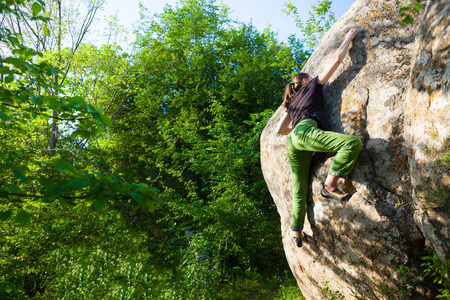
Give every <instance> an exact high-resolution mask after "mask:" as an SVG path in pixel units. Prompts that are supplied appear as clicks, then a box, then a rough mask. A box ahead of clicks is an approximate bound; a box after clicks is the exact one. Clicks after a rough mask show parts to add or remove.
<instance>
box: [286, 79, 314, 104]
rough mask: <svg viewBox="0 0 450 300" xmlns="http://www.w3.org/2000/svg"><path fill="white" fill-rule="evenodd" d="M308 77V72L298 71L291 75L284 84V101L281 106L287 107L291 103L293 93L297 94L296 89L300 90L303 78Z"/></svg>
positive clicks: (302, 85)
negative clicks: (289, 80)
mask: <svg viewBox="0 0 450 300" xmlns="http://www.w3.org/2000/svg"><path fill="white" fill-rule="evenodd" d="M304 78H306V79H308V78H309V74H308V73H298V74H296V75H294V76H293V77H292V81H291V82H289V83H288V84H287V85H286V88H285V89H284V101H283V104H282V105H281V106H283V107H284V108H286V109H288V108H289V105H290V104H291V100H292V98H293V97H294V95H295V94H297V92H298V91H300V90H301V89H302V88H303V87H304V86H305V84H304V83H303V79H304Z"/></svg>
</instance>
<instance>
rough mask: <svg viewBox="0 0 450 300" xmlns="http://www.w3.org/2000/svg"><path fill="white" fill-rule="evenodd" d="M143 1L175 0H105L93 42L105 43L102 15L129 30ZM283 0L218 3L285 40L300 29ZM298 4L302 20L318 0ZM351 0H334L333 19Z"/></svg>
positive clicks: (158, 8)
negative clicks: (111, 18)
mask: <svg viewBox="0 0 450 300" xmlns="http://www.w3.org/2000/svg"><path fill="white" fill-rule="evenodd" d="M139 2H142V4H143V5H144V7H146V8H147V9H148V10H149V12H150V13H151V14H152V15H153V14H154V13H161V12H162V11H163V8H164V6H165V5H166V4H169V5H171V6H175V5H176V3H178V2H179V1H178V0H140V1H139V0H125V1H123V0H107V2H106V3H105V5H104V8H103V11H102V12H100V13H98V19H99V21H97V22H96V24H93V25H94V28H96V29H97V35H96V36H97V38H94V40H93V42H95V43H100V44H101V43H105V41H104V40H103V38H101V37H99V34H98V32H99V31H101V30H102V29H103V28H105V27H106V22H105V21H104V19H105V18H106V17H108V16H111V15H114V14H117V17H118V24H119V25H122V26H124V28H126V29H128V30H129V32H131V31H132V24H133V23H134V22H135V21H136V20H137V19H138V5H139ZM285 2H286V0H217V2H216V3H217V4H218V5H220V4H221V3H223V4H225V5H227V6H228V7H229V8H230V16H231V18H233V19H236V20H238V21H241V22H243V23H245V24H249V23H250V22H251V23H252V24H253V25H254V26H255V27H256V28H257V29H258V30H259V31H262V30H263V29H264V28H266V27H267V26H268V25H270V26H271V30H272V31H273V32H275V33H277V34H278V40H280V41H287V38H288V36H290V35H291V34H297V36H298V37H299V29H298V28H297V27H296V26H295V22H294V20H293V18H292V17H287V16H286V15H285V13H284V12H283V8H284V7H285V5H284V3H285ZM291 2H292V4H294V5H295V6H296V7H297V8H298V12H299V14H300V16H301V19H302V20H305V21H306V20H307V19H308V17H309V15H308V12H309V11H312V8H311V4H316V3H317V2H318V0H292V1H291ZM352 3H353V0H334V1H333V2H332V5H331V11H332V12H334V14H335V17H336V20H337V19H339V18H340V17H341V16H342V15H343V14H344V13H345V12H346V11H347V9H348V8H349V7H350V6H351V4H352Z"/></svg>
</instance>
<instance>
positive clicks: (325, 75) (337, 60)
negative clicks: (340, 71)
mask: <svg viewBox="0 0 450 300" xmlns="http://www.w3.org/2000/svg"><path fill="white" fill-rule="evenodd" d="M358 32H359V31H358V29H357V28H352V29H350V30H349V32H348V33H347V35H346V36H345V39H344V41H343V42H342V44H341V46H340V47H339V49H338V50H337V51H336V53H335V54H334V56H333V60H332V61H331V63H330V64H329V65H328V66H327V67H326V68H325V70H323V71H322V72H321V73H320V74H319V82H320V84H322V85H323V84H325V82H327V81H328V79H330V77H331V75H333V73H334V71H336V69H337V68H338V67H339V65H340V64H341V62H342V61H343V60H344V57H345V55H346V54H347V50H348V47H349V46H350V43H351V42H352V41H353V39H354V38H355V36H356V35H357V34H358Z"/></svg>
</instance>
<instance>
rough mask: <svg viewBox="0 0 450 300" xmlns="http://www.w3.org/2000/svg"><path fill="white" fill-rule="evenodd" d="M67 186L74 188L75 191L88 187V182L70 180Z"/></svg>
mask: <svg viewBox="0 0 450 300" xmlns="http://www.w3.org/2000/svg"><path fill="white" fill-rule="evenodd" d="M67 186H69V187H74V188H76V189H83V188H85V187H88V186H89V182H87V181H86V180H84V179H72V180H70V181H69V182H68V183H67Z"/></svg>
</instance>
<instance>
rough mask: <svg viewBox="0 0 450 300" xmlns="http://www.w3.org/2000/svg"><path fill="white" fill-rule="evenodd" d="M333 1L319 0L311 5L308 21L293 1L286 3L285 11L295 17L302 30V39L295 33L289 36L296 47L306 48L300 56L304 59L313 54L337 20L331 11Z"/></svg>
mask: <svg viewBox="0 0 450 300" xmlns="http://www.w3.org/2000/svg"><path fill="white" fill-rule="evenodd" d="M331 3H332V1H331V0H323V1H320V0H319V1H318V2H317V4H315V5H314V4H313V5H311V8H312V11H309V12H308V13H309V19H308V20H306V22H305V21H303V20H302V19H301V18H300V15H299V13H298V10H297V7H296V6H295V5H294V4H293V3H292V2H286V3H285V9H284V10H283V11H284V13H285V14H286V15H287V16H292V17H293V18H294V21H295V22H296V25H297V27H298V28H299V29H300V32H301V38H300V39H297V38H296V37H295V35H292V36H291V37H290V38H289V42H290V44H291V45H292V46H293V47H294V48H296V49H302V47H305V48H306V49H305V50H304V51H302V52H300V54H301V56H300V57H302V58H303V59H302V60H303V61H306V60H307V59H308V58H309V56H311V54H312V52H313V51H314V48H315V47H316V45H317V44H318V43H319V42H320V40H321V38H322V36H323V35H324V34H325V33H327V31H328V30H329V29H330V28H331V26H332V25H333V24H334V22H336V19H335V17H334V13H333V12H332V11H331ZM297 51H299V50H297ZM297 55H298V54H297ZM302 67H303V66H302Z"/></svg>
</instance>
